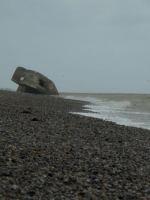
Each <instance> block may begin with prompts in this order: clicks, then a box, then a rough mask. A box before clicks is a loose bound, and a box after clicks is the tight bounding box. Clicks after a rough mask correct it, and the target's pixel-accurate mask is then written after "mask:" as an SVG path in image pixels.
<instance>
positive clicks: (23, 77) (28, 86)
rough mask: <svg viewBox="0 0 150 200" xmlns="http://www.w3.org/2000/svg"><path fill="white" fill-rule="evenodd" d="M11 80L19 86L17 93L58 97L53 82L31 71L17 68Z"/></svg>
mask: <svg viewBox="0 0 150 200" xmlns="http://www.w3.org/2000/svg"><path fill="white" fill-rule="evenodd" d="M11 80H12V81H13V82H15V83H17V84H18V85H19V86H18V89H17V92H25V93H33V94H46V95H59V93H58V91H57V88H56V86H55V84H54V83H53V81H51V80H49V79H48V78H47V77H45V76H43V75H42V74H40V73H39V72H36V71H33V70H28V69H25V68H23V67H17V68H16V70H15V72H14V74H13V76H12V78H11Z"/></svg>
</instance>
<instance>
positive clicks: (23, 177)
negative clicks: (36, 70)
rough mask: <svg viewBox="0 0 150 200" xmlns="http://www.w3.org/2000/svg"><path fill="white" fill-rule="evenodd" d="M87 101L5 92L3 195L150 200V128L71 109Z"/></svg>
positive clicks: (0, 142) (0, 144) (0, 133)
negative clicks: (78, 113) (124, 123)
mask: <svg viewBox="0 0 150 200" xmlns="http://www.w3.org/2000/svg"><path fill="white" fill-rule="evenodd" d="M82 105H83V103H82V102H80V101H73V100H66V99H62V98H59V97H54V96H44V95H32V94H24V93H16V92H10V91H2V90H1V91H0V200H7V199H15V200H17V199H26V200H31V199H42V200H43V199H54V200H66V199H68V200H70V199H71V200H72V199H79V200H80V199H81V200H82V199H87V200H92V199H93V200H97V199H111V200H112V199H115V200H118V199H126V200H130V199H141V200H142V199H143V200H144V199H145V200H146V199H147V200H148V199H149V200H150V131H149V130H144V129H140V128H133V127H126V126H119V125H116V124H115V123H112V122H106V121H103V120H100V119H94V118H90V117H84V116H78V115H73V114H69V112H70V111H79V110H81V109H82Z"/></svg>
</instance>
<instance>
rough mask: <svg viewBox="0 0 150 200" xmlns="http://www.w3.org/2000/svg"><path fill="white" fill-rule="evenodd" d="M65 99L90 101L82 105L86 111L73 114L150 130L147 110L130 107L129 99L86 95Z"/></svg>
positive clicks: (149, 114) (71, 96)
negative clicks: (142, 110)
mask: <svg viewBox="0 0 150 200" xmlns="http://www.w3.org/2000/svg"><path fill="white" fill-rule="evenodd" d="M66 98H67V99H75V100H81V101H86V102H90V103H91V104H90V105H84V106H83V109H84V111H86V112H74V113H73V114H78V115H83V116H87V117H94V118H100V119H103V120H106V121H113V122H115V123H117V124H120V125H126V126H133V127H141V128H146V129H149V130H150V125H149V119H150V117H149V116H150V113H149V112H141V111H138V110H136V111H135V110H133V109H132V104H131V102H130V100H129V101H128V100H122V101H120V100H118V99H117V101H110V100H109V99H104V98H103V99H101V98H95V97H94V98H93V97H88V96H86V97H85V96H74V95H70V96H67V97H66Z"/></svg>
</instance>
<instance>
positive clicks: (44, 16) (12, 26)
mask: <svg viewBox="0 0 150 200" xmlns="http://www.w3.org/2000/svg"><path fill="white" fill-rule="evenodd" d="M17 66H23V67H25V68H27V69H31V70H35V71H38V72H40V73H42V74H43V75H45V76H47V77H48V78H49V79H51V80H53V81H54V83H55V85H56V87H57V89H58V91H59V92H92V93H93V92H94V93H95V92H97V93H101V92H105V93H150V0H125V1H122V0H44V1H42V0H0V88H12V89H16V88H17V84H15V83H13V82H12V81H11V77H12V75H13V72H14V71H15V69H16V67H17Z"/></svg>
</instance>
